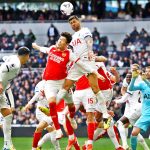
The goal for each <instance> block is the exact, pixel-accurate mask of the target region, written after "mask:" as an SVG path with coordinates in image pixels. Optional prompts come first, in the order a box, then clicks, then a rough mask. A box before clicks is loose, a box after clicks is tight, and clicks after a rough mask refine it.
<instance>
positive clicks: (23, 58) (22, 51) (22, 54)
mask: <svg viewBox="0 0 150 150" xmlns="http://www.w3.org/2000/svg"><path fill="white" fill-rule="evenodd" d="M29 55H30V50H29V49H28V48H27V47H25V46H22V47H20V48H19V49H18V56H19V59H20V62H21V64H22V65H23V64H25V63H26V62H27V61H28V59H29Z"/></svg>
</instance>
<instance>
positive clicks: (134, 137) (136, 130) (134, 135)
mask: <svg viewBox="0 0 150 150" xmlns="http://www.w3.org/2000/svg"><path fill="white" fill-rule="evenodd" d="M140 131H141V129H140V128H138V127H134V128H133V130H132V133H131V139H130V142H131V148H132V150H136V148H137V135H138V134H139V133H140Z"/></svg>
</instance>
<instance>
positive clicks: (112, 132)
mask: <svg viewBox="0 0 150 150" xmlns="http://www.w3.org/2000/svg"><path fill="white" fill-rule="evenodd" d="M107 133H108V135H109V138H110V139H111V141H112V142H113V144H114V146H115V149H116V150H117V149H120V150H121V148H122V147H121V145H120V143H119V142H118V139H117V137H116V133H115V130H114V123H113V122H111V125H110V127H109V128H108V129H107ZM122 149H123V148H122Z"/></svg>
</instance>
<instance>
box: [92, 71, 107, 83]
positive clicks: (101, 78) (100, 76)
mask: <svg viewBox="0 0 150 150" xmlns="http://www.w3.org/2000/svg"><path fill="white" fill-rule="evenodd" d="M93 73H94V74H96V76H97V78H98V79H100V80H102V81H105V78H104V77H103V76H102V75H100V74H99V73H98V72H97V71H94V72H93Z"/></svg>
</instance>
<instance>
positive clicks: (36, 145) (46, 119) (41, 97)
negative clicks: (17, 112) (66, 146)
mask: <svg viewBox="0 0 150 150" xmlns="http://www.w3.org/2000/svg"><path fill="white" fill-rule="evenodd" d="M44 85H45V81H44V80H43V81H40V82H39V83H38V84H37V85H36V87H35V95H34V96H33V98H32V99H31V100H30V101H29V102H28V104H27V105H26V106H25V110H27V109H29V108H31V106H32V104H33V103H34V102H37V108H36V118H37V119H38V121H39V124H38V126H37V127H36V130H35V132H34V137H33V143H32V150H37V149H40V147H41V146H42V144H43V143H44V142H45V141H46V140H48V139H49V140H51V142H52V144H53V146H54V148H55V150H60V145H59V141H58V140H56V130H55V128H54V127H53V121H52V119H51V117H50V116H47V115H45V114H44V113H43V112H42V111H41V110H40V109H41V108H42V107H44V108H45V107H46V108H48V101H47V99H46V97H45V94H44ZM44 128H46V130H47V131H48V132H49V133H47V134H46V135H44V137H43V138H42V139H41V140H40V138H41V134H42V131H43V130H44ZM35 135H36V136H35ZM37 135H38V136H37Z"/></svg>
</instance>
